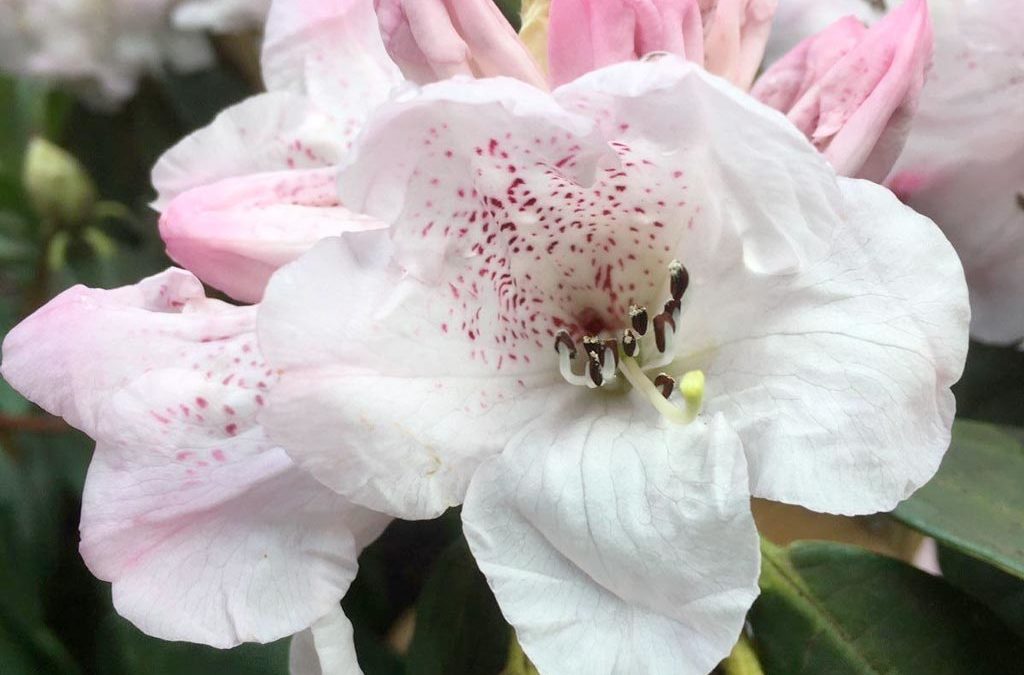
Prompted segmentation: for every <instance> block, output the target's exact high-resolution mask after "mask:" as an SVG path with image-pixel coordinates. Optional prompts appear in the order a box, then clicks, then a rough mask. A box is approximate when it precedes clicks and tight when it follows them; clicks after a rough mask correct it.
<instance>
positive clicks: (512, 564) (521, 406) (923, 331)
mask: <svg viewBox="0 0 1024 675" xmlns="http://www.w3.org/2000/svg"><path fill="white" fill-rule="evenodd" d="M339 185H340V188H341V198H342V200H343V201H344V202H345V203H346V204H347V205H348V207H349V208H352V209H353V210H356V211H360V212H366V213H369V214H370V215H372V216H375V217H377V218H380V219H381V220H383V221H385V222H387V223H388V224H389V225H390V228H389V229H387V230H376V231H371V232H361V233H348V234H345V235H343V236H342V237H341V238H340V239H332V240H327V241H324V242H321V243H320V244H318V245H317V246H316V247H314V249H313V250H312V251H311V252H309V253H308V254H306V255H305V256H303V257H302V258H300V259H299V260H298V261H297V262H295V263H292V264H290V265H288V266H285V267H284V268H282V269H281V270H279V271H278V272H277V273H276V274H275V275H274V277H273V278H272V279H271V282H270V285H269V286H268V288H267V291H266V294H265V298H264V302H263V305H262V307H261V309H260V319H259V335H260V344H261V346H262V348H263V349H264V353H265V355H266V357H267V359H268V361H269V362H270V363H271V364H272V366H273V367H274V368H277V369H280V371H281V373H282V374H281V379H280V381H279V382H278V383H277V385H276V386H275V387H274V389H273V391H272V392H271V397H270V402H269V405H268V406H267V409H266V410H265V411H264V413H263V416H262V417H261V419H262V421H263V423H264V425H265V426H266V428H267V430H268V433H269V434H270V436H271V438H273V439H274V440H275V441H276V442H278V443H280V444H281V445H282V446H284V447H285V448H286V449H287V450H288V452H289V454H290V456H291V457H293V458H294V459H295V460H296V461H297V462H298V463H299V465H300V466H302V467H304V468H306V469H308V470H309V471H310V472H312V474H313V475H314V476H316V477H317V478H318V479H319V480H320V481H321V482H323V483H324V484H325V485H327V486H329V487H331V488H333V489H334V490H336V491H338V492H340V493H341V494H344V495H346V496H348V497H350V498H351V499H352V500H353V501H355V502H357V503H361V504H363V505H365V506H368V507H370V508H373V509H376V510H381V511H384V512H387V513H390V514H393V515H400V516H403V517H412V518H416V517H420V518H423V517H431V516H434V515H437V514H438V513H440V512H442V511H443V510H444V509H446V508H448V507H449V506H451V505H454V504H458V503H460V502H462V501H463V500H465V507H464V511H463V518H464V521H465V524H466V531H467V536H468V538H469V540H470V544H471V546H472V548H473V551H474V554H475V555H476V557H477V560H478V561H479V563H480V566H481V568H482V569H483V571H484V572H485V574H486V575H487V577H488V579H489V581H490V583H491V586H492V588H493V589H494V591H495V594H496V595H497V598H498V601H499V604H500V605H501V607H502V610H503V611H504V613H505V615H506V617H507V618H508V619H509V620H510V621H511V622H512V624H513V625H514V626H515V627H516V629H517V632H518V634H519V638H520V641H521V642H522V644H523V647H524V650H525V651H526V652H527V654H528V655H529V656H530V657H531V659H532V660H533V661H534V662H535V663H536V664H537V665H538V667H539V668H540V670H541V672H552V673H559V674H561V673H588V674H593V673H611V672H622V671H623V670H628V671H631V672H652V673H653V672H682V673H706V672H707V671H708V670H710V669H711V667H712V666H714V664H715V663H717V661H718V660H719V659H720V658H722V657H723V656H724V655H725V654H726V653H727V652H728V650H729V648H730V647H731V646H732V643H733V642H734V640H735V638H736V635H737V633H738V631H739V628H740V625H741V624H742V621H743V617H744V614H745V612H746V609H747V608H748V606H749V604H750V602H751V601H752V599H753V597H754V596H755V595H756V578H757V570H758V564H757V563H758V555H757V543H756V537H755V532H754V527H753V523H752V520H751V519H750V515H749V505H748V496H749V495H750V494H753V495H755V496H759V497H766V498H770V499H776V500H780V501H786V502H790V503H797V504H802V505H804V506H807V507H809V508H812V509H815V510H820V511H827V512H833V513H846V514H855V513H869V512H874V511H879V510H886V509H890V508H892V507H893V506H894V505H895V504H896V503H897V502H898V501H899V500H901V499H903V498H905V497H907V496H908V495H909V494H910V493H912V492H913V491H914V490H915V489H916V488H917V487H918V486H920V485H921V484H923V483H924V482H925V481H926V480H928V478H930V477H931V475H932V474H933V473H934V471H935V470H936V468H937V467H938V464H939V461H940V459H941V457H942V455H943V453H944V451H945V449H946V447H947V444H948V441H949V430H950V425H951V423H952V418H953V408H954V403H953V398H952V395H951V393H950V391H949V386H950V385H951V384H952V383H953V382H955V381H956V379H957V378H958V377H959V375H960V371H961V368H962V366H963V361H964V357H965V352H966V342H967V339H966V331H967V322H968V310H967V302H966V288H965V285H964V280H963V273H962V270H961V268H960V266H959V263H958V261H957V259H956V256H955V255H954V254H953V251H952V248H951V247H950V246H949V244H948V242H947V241H946V240H945V239H944V238H943V237H942V236H941V234H939V233H938V231H937V230H936V229H935V227H934V225H933V224H932V223H931V222H930V221H928V220H927V219H926V218H923V217H921V216H919V215H917V214H915V213H914V212H912V211H911V210H910V209H908V208H906V207H904V206H903V205H901V204H900V203H899V202H898V201H897V200H896V199H895V198H894V197H893V196H892V194H891V193H889V192H888V191H887V190H885V189H883V188H880V187H878V186H875V185H873V184H871V183H867V182H863V181H857V180H852V179H845V178H837V177H836V175H835V173H834V172H833V171H832V169H830V168H829V167H828V165H827V164H826V162H825V161H824V159H823V158H822V157H821V156H820V155H818V154H817V152H816V151H815V150H814V148H813V147H812V146H811V145H810V144H809V143H808V142H807V141H806V140H805V139H804V138H803V137H802V135H801V134H800V133H799V132H798V131H797V130H796V129H795V128H793V127H792V126H791V125H790V124H789V123H788V122H786V121H785V120H784V119H783V118H781V117H780V116H779V115H777V114H776V113H774V112H772V111H770V110H769V109H767V108H766V107H764V106H762V105H761V104H759V103H757V102H756V101H754V100H753V99H752V98H750V97H748V96H745V95H743V94H742V93H740V92H739V91H737V90H735V89H733V88H731V87H729V86H728V85H726V84H724V83H722V82H721V81H720V80H717V79H716V78H713V77H711V76H708V75H706V74H705V73H703V72H702V71H701V70H700V69H698V68H696V67H694V66H690V65H687V64H685V63H684V62H682V61H681V60H680V59H677V58H675V57H663V58H660V59H657V60H655V61H652V62H646V63H628V64H622V65H618V66H612V67H610V68H606V69H604V70H600V71H597V72H595V73H592V74H590V75H587V76H584V77H583V78H581V79H579V80H577V81H576V82H574V83H572V84H570V85H567V86H565V87H563V88H560V89H558V90H556V91H555V92H554V94H548V93H545V92H542V91H540V90H538V89H536V88H533V87H530V86H528V85H525V84H522V83H519V82H517V81H514V80H508V79H493V80H483V81H475V82H474V81H468V80H462V81H451V82H446V83H440V84H436V85H429V86H427V87H424V88H423V90H422V91H421V92H418V93H417V92H413V93H410V94H409V95H408V96H406V97H404V98H403V99H402V100H399V101H396V102H395V103H392V104H387V105H385V106H383V107H382V108H380V109H379V110H378V111H377V112H376V113H375V115H374V118H373V119H372V120H371V121H370V122H369V125H368V127H367V128H366V129H365V130H364V132H363V133H362V134H361V136H360V138H359V140H358V142H357V147H356V150H355V151H354V156H352V157H350V163H349V164H348V165H347V166H346V167H345V168H344V169H342V171H341V174H340V182H339ZM908 252H913V255H908ZM675 261H678V263H677V262H675ZM687 286H688V288H687ZM663 306H664V309H663ZM641 308H646V318H647V321H646V325H644V323H645V322H644V321H643V315H644V313H643V311H642V309H641ZM627 330H632V331H633V333H631V334H629V333H627V334H624V332H623V331H627ZM562 331H565V333H563V332H562ZM632 340H637V342H638V344H639V351H638V353H637V352H635V351H634V343H633V342H632ZM630 354H633V356H630ZM661 373H664V374H665V375H666V377H659V375H660V374H661ZM672 380H674V382H673V381H672ZM680 390H681V391H680ZM664 393H668V394H669V397H667V398H666V397H665V396H664Z"/></svg>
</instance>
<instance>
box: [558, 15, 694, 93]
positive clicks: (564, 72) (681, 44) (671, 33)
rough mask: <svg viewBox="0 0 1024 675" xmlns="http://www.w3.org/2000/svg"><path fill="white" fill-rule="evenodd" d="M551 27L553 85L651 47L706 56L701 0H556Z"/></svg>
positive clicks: (638, 55)
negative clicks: (699, 0)
mask: <svg viewBox="0 0 1024 675" xmlns="http://www.w3.org/2000/svg"><path fill="white" fill-rule="evenodd" d="M549 26H550V27H549V38H548V58H549V64H550V69H551V80H552V84H553V85H555V86H558V85H561V84H565V83H566V82H570V81H572V80H574V79H576V78H577V77H579V76H580V75H583V74H584V73H587V72H590V71H591V70H595V69H597V68H601V67H603V66H607V65H611V64H613V63H620V62H622V61H632V60H635V59H638V58H641V57H643V56H645V55H647V54H650V53H652V52H670V53H673V54H677V55H679V56H683V57H686V58H688V59H689V60H691V61H695V62H698V63H700V62H702V61H703V59H704V35H703V25H702V20H701V10H700V5H699V3H698V0H553V2H552V3H551V19H550V24H549Z"/></svg>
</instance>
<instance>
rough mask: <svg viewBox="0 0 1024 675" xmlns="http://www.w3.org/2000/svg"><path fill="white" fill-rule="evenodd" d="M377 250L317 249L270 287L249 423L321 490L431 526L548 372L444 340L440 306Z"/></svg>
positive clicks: (526, 407) (326, 245)
mask: <svg viewBox="0 0 1024 675" xmlns="http://www.w3.org/2000/svg"><path fill="white" fill-rule="evenodd" d="M382 245H383V246H382ZM388 250H389V247H388V246H387V239H386V235H385V234H384V233H381V232H366V233H356V234H348V235H345V236H343V237H342V238H335V239H328V240H325V241H323V242H321V243H320V244H318V245H317V246H316V247H315V248H314V249H313V250H312V251H311V252H310V253H308V254H306V255H305V256H304V257H303V258H301V259H300V260H299V261H297V262H296V263H293V264H291V265H288V266H286V267H284V268H282V269H281V270H280V271H279V272H278V273H277V274H276V275H275V276H274V278H273V279H272V280H271V283H270V285H269V286H268V288H267V293H266V296H265V299H264V303H263V306H262V308H261V313H260V343H261V345H262V347H263V349H264V351H265V353H266V354H267V355H268V358H269V360H270V363H272V364H273V367H274V368H275V369H279V370H280V371H281V379H280V381H279V382H278V384H277V385H275V387H274V389H273V391H272V394H271V400H270V404H269V405H268V407H267V409H266V410H265V412H264V415H263V417H262V421H263V423H264V424H265V425H266V426H267V429H268V431H269V433H270V434H271V437H272V438H273V439H274V440H275V441H276V442H278V443H280V444H281V445H283V446H284V447H285V448H286V449H287V450H288V451H289V453H290V454H291V456H292V457H293V458H294V459H295V460H296V461H297V462H299V464H300V465H302V466H303V467H304V468H306V469H308V470H310V471H311V472H312V473H313V474H314V475H315V476H317V478H319V479H320V480H321V481H323V482H324V483H325V484H326V485H328V486H330V487H332V488H334V489H335V490H338V491H339V492H341V493H343V494H346V495H349V496H350V497H351V498H352V499H354V500H355V501H357V502H359V503H361V504H364V505H367V506H370V507H371V508H375V509H378V510H381V511H385V512H388V513H392V514H395V515H401V516H404V517H410V518H423V517H433V516H436V515H438V514H440V513H442V512H443V511H444V510H445V509H447V508H448V507H450V506H453V505H455V504H458V503H460V502H461V500H462V496H463V494H464V492H465V487H466V484H467V482H468V480H469V477H470V475H471V474H472V472H473V470H474V469H475V468H476V466H477V464H478V463H479V462H480V461H481V460H482V459H484V458H485V457H487V456H489V455H491V454H494V453H496V452H499V451H500V450H501V448H502V447H503V445H504V443H505V440H506V439H507V438H508V437H509V436H511V434H513V433H514V432H515V431H516V430H517V429H518V428H519V427H520V426H521V425H522V424H523V423H524V422H526V421H527V420H529V419H532V418H533V417H534V416H536V415H537V414H538V413H539V412H541V411H542V410H543V409H544V406H545V403H546V400H547V398H548V397H549V396H550V395H551V392H550V391H549V390H550V385H551V384H553V383H554V382H556V378H557V370H554V369H551V370H547V371H546V372H544V373H542V374H541V375H537V374H536V368H534V367H533V366H531V364H530V363H528V362H526V361H525V360H521V361H519V362H518V363H515V362H513V361H512V360H511V359H506V360H505V361H504V364H502V363H499V361H498V358H499V357H498V356H496V355H495V356H489V352H488V350H487V349H486V347H482V348H481V349H480V350H479V351H476V352H471V350H470V349H469V348H467V347H466V346H465V343H466V342H467V339H466V338H465V337H464V336H463V337H462V339H461V340H460V339H459V338H456V337H454V335H453V337H452V339H450V340H447V341H446V338H445V333H444V331H443V330H441V329H439V326H440V325H441V324H442V323H443V322H445V321H449V320H451V319H450V318H449V316H448V314H449V309H450V308H451V296H450V294H448V293H447V292H443V293H442V292H437V291H435V290H434V289H432V288H430V287H427V286H425V285H424V284H422V283H421V282H418V281H416V280H415V279H413V278H411V277H408V276H403V275H402V274H401V272H400V271H398V270H396V269H395V268H394V267H393V265H392V263H391V261H390V257H389V256H388ZM457 330H458V328H457V326H455V325H454V324H453V325H452V328H451V333H452V334H455V333H456V332H457ZM459 334H460V335H461V333H459ZM545 348H546V349H545V351H547V350H549V349H550V348H551V347H550V345H545Z"/></svg>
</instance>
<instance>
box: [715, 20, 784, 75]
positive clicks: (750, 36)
mask: <svg viewBox="0 0 1024 675" xmlns="http://www.w3.org/2000/svg"><path fill="white" fill-rule="evenodd" d="M778 4H779V3H778V0H718V2H717V3H715V4H714V6H713V8H712V9H711V11H709V12H707V13H706V16H705V29H704V51H705V56H704V65H705V67H706V68H707V69H708V70H709V71H710V72H712V73H714V74H715V75H720V76H721V77H724V78H725V79H727V80H729V81H730V82H732V83H733V84H735V85H736V86H737V87H740V88H741V89H748V88H749V87H750V83H751V82H753V81H754V76H755V75H756V74H757V69H758V67H759V66H760V65H761V59H762V58H763V57H764V50H765V45H766V44H767V42H768V34H769V33H770V32H771V27H772V18H773V17H774V16H775V8H776V7H777V6H778Z"/></svg>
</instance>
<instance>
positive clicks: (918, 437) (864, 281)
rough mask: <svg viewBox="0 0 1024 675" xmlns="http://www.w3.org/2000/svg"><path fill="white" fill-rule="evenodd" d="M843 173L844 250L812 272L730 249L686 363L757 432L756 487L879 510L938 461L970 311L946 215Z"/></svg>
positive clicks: (691, 310) (693, 295)
mask: <svg viewBox="0 0 1024 675" xmlns="http://www.w3.org/2000/svg"><path fill="white" fill-rule="evenodd" d="M839 181H840V182H839V184H840V186H841V187H842V189H843V193H844V195H845V197H846V204H845V206H844V208H843V209H842V220H841V221H840V222H838V223H837V224H836V230H835V234H834V237H833V240H832V242H831V246H830V250H829V251H828V252H827V254H826V255H825V256H823V257H822V258H821V259H819V260H818V261H817V262H815V263H813V264H810V265H808V266H807V267H805V268H804V269H802V270H801V271H800V272H799V273H798V274H794V275H789V276H778V277H768V278H764V277H749V276H747V275H745V274H743V273H741V272H738V262H736V261H733V262H731V263H730V261H729V256H728V255H727V254H726V255H722V256H719V257H718V258H717V259H716V260H715V263H714V264H715V265H717V266H718V271H717V272H714V271H710V270H709V271H701V272H697V273H692V274H691V276H692V280H691V289H690V290H689V291H688V295H689V296H690V297H689V302H688V304H687V306H686V307H685V308H684V313H683V317H682V324H683V326H684V329H683V331H682V335H681V337H680V338H679V340H680V342H681V343H682V344H683V345H684V347H683V350H684V356H683V358H681V359H680V361H679V363H678V364H677V367H678V368H679V369H684V370H685V369H689V368H692V367H701V368H704V369H705V371H706V373H707V395H708V399H707V401H706V404H705V406H706V409H707V410H708V411H709V412H723V413H724V414H725V415H726V416H727V417H728V418H729V421H730V424H731V425H732V427H733V428H734V429H736V431H737V432H738V433H739V435H740V437H741V438H742V440H743V445H744V448H745V450H746V453H747V459H748V461H749V463H750V476H751V492H752V493H753V494H754V496H758V497H766V498H769V499H775V500H778V501H784V502H789V503H795V504H800V505H803V506H806V507H808V508H810V509H812V510H815V511H825V512H831V513H845V514H857V513H871V512H875V511H887V510H890V509H892V508H893V507H894V506H895V505H896V504H897V503H898V502H899V501H900V500H902V499H905V498H906V497H908V496H910V494H911V493H913V491H914V490H916V489H917V488H918V487H920V486H921V485H922V484H924V482H925V481H927V480H928V479H929V478H931V476H932V475H933V474H934V473H935V470H936V469H937V468H938V465H939V462H940V460H941V459H942V456H943V454H944V453H945V451H946V448H947V447H948V445H949V438H950V427H951V424H952V419H953V411H954V400H953V395H952V393H951V392H950V390H949V388H950V386H951V385H952V384H953V383H954V382H956V381H957V379H959V377H960V373H961V370H962V368H963V363H964V359H965V357H966V350H967V323H968V320H969V309H968V305H967V298H966V286H965V283H964V279H963V272H962V270H961V268H960V264H959V261H958V260H957V258H956V256H955V254H954V253H953V250H952V247H951V246H950V245H949V242H948V241H946V240H945V238H944V237H943V236H942V234H941V233H940V232H939V230H938V229H937V228H936V227H935V226H934V224H933V223H932V222H931V221H929V220H928V219H927V218H924V217H922V216H919V215H918V214H916V213H914V212H913V211H911V210H910V209H908V208H906V207H904V206H903V205H902V204H900V203H899V202H898V201H897V200H896V199H895V197H893V195H892V194H891V193H889V192H888V191H887V190H885V189H884V188H881V187H879V186H876V185H874V184H872V183H868V182H866V181H858V180H851V179H843V178H841V179H839Z"/></svg>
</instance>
